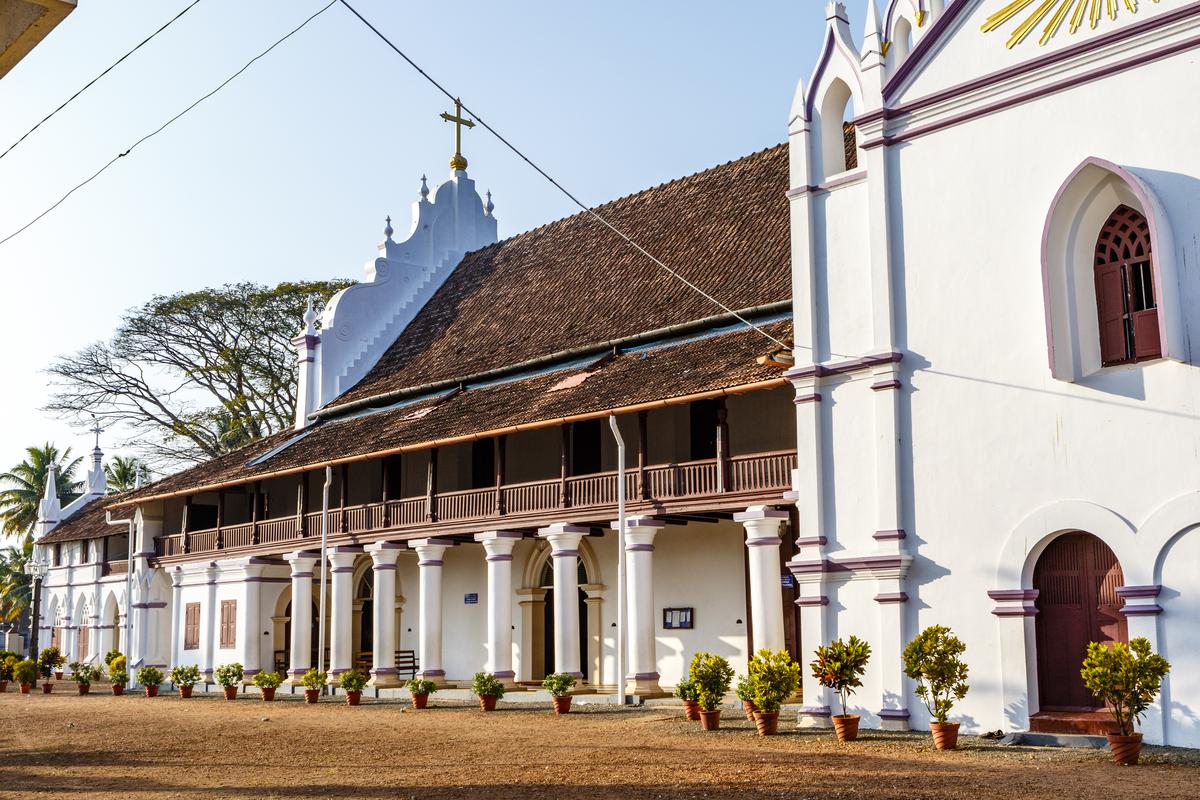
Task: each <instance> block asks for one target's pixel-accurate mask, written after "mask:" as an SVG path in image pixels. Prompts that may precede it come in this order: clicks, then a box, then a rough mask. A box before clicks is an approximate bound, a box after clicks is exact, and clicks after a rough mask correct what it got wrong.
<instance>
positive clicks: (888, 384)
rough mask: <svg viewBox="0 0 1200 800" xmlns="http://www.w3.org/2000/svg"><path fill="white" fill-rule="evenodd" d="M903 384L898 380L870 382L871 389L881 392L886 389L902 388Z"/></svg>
mask: <svg viewBox="0 0 1200 800" xmlns="http://www.w3.org/2000/svg"><path fill="white" fill-rule="evenodd" d="M903 386H904V384H902V383H900V381H880V382H879V383H872V384H871V390H872V391H876V392H882V391H886V390H888V389H900V388H903Z"/></svg>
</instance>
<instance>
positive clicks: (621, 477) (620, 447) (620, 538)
mask: <svg viewBox="0 0 1200 800" xmlns="http://www.w3.org/2000/svg"><path fill="white" fill-rule="evenodd" d="M608 427H610V428H611V429H612V433H613V438H614V439H616V440H617V702H618V703H619V704H620V705H622V706H623V705H625V703H626V700H627V698H626V697H625V439H624V438H623V437H622V436H621V429H620V428H619V427H618V426H617V415H616V414H611V415H609V417H608Z"/></svg>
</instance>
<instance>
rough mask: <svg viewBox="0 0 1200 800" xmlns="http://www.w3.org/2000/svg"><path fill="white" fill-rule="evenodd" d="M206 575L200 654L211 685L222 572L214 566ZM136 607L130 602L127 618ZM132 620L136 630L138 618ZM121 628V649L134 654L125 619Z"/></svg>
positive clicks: (126, 612) (201, 618) (206, 680)
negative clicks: (219, 581) (127, 635)
mask: <svg viewBox="0 0 1200 800" xmlns="http://www.w3.org/2000/svg"><path fill="white" fill-rule="evenodd" d="M204 574H205V577H207V578H208V594H207V597H206V598H205V600H206V601H207V602H205V604H204V605H203V606H202V607H201V608H200V652H201V653H203V658H202V661H201V667H200V669H201V671H202V672H203V673H204V680H205V682H206V683H211V682H212V680H213V673H214V671H215V670H216V666H217V665H216V664H214V663H213V658H214V656H213V653H214V652H215V651H216V638H217V633H216V631H217V625H218V624H219V617H220V613H221V612H220V609H218V608H217V576H219V575H220V574H221V570H220V569H219V568H218V567H217V565H216V564H212V565H211V566H210V567H208V569H206V570H204ZM135 607H136V606H135V605H134V604H133V603H132V602H130V604H129V607H128V608H127V609H126V611H125V614H126V616H128V615H129V614H133V613H134V609H135ZM131 619H133V620H134V622H135V624H133V625H131V626H130V628H131V629H133V630H136V629H137V625H136V620H137V617H136V616H134V617H132V618H131ZM121 626H122V627H121V649H122V651H124V652H125V653H127V654H128V653H132V652H133V643H132V642H129V641H126V639H127V638H133V637H132V636H130V637H126V636H125V630H126V628H125V620H124V619H122V620H121ZM128 658H129V659H130V661H131V662H132V659H133V656H132V655H129V656H128Z"/></svg>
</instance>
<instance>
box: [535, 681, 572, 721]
mask: <svg viewBox="0 0 1200 800" xmlns="http://www.w3.org/2000/svg"><path fill="white" fill-rule="evenodd" d="M575 683H576V681H575V676H574V675H572V674H570V673H569V672H555V673H554V674H553V675H547V676H546V677H545V678H542V688H543V689H545V690H546V691H547V692H549V693H550V699H551V700H552V701H553V703H554V713H555V714H566V713H568V712H569V711H570V710H571V695H569V694H567V692H569V691H571V689H573V688H575Z"/></svg>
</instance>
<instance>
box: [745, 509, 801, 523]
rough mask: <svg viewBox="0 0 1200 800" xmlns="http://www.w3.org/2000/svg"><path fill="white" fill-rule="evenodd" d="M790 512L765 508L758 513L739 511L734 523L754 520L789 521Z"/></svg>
mask: <svg viewBox="0 0 1200 800" xmlns="http://www.w3.org/2000/svg"><path fill="white" fill-rule="evenodd" d="M787 518H788V512H786V511H780V510H779V509H777V508H764V509H760V510H758V511H739V512H737V513H736V514H734V515H733V521H734V522H745V521H746V520H754V519H787Z"/></svg>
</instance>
